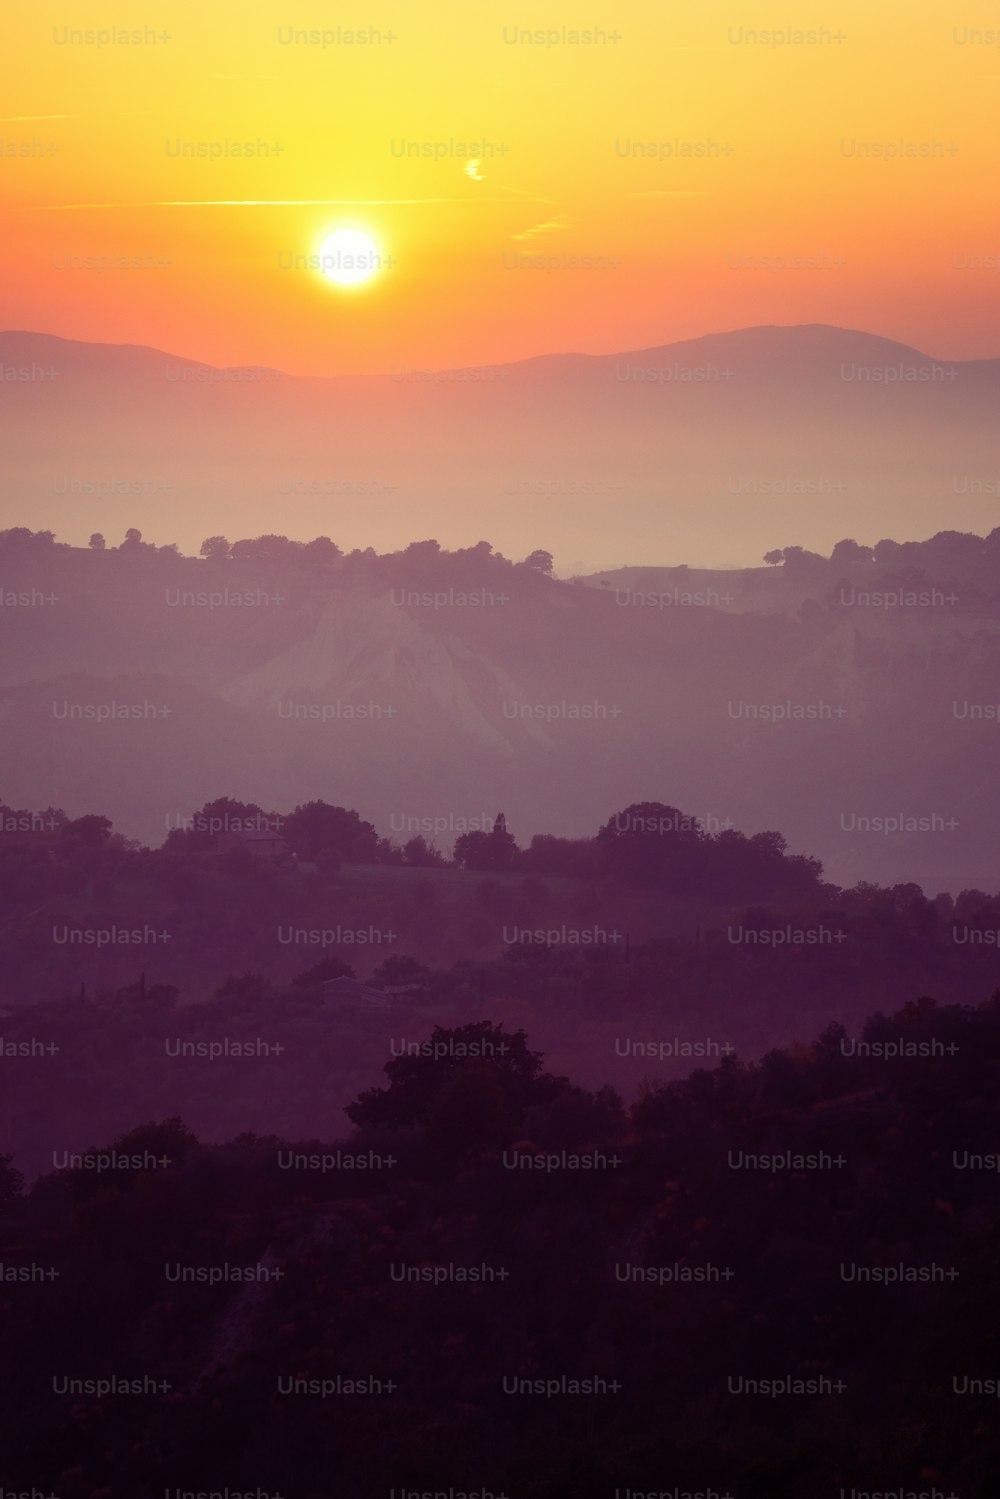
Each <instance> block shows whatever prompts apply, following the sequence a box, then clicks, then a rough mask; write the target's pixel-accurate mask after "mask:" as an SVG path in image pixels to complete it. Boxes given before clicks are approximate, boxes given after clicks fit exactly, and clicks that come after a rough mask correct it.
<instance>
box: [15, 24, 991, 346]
mask: <svg viewBox="0 0 1000 1499" xmlns="http://www.w3.org/2000/svg"><path fill="white" fill-rule="evenodd" d="M165 10H167V11H168V12H169V20H167V21H164V20H162V19H161V16H162V14H163V13H164V12H157V11H156V10H155V9H152V8H151V9H150V10H149V12H148V14H147V15H145V16H144V15H143V14H142V13H141V12H136V11H133V10H132V9H131V8H128V10H127V11H126V12H125V18H126V20H127V25H128V28H129V30H130V31H131V32H138V33H140V34H145V32H146V28H147V27H148V30H149V39H148V40H146V41H144V42H141V43H140V44H135V43H126V42H124V41H116V42H113V43H107V42H104V44H102V45H100V46H98V45H97V44H96V41H90V40H88V39H86V36H84V38H83V39H81V38H80V37H79V36H76V37H75V36H74V32H84V33H86V31H87V30H88V28H92V29H99V28H102V27H103V28H109V27H111V26H112V25H113V24H115V23H116V21H117V22H121V20H122V17H121V16H120V15H119V16H117V17H116V14H115V7H110V8H108V7H96V8H95V7H93V6H89V5H88V6H84V5H75V4H69V5H61V6H59V7H53V6H50V5H46V4H40V5H34V6H16V7H12V8H11V9H10V10H9V11H8V13H7V15H6V17H5V19H4V23H3V43H4V49H3V50H4V56H5V60H6V64H7V66H6V70H5V71H6V74H7V77H6V80H5V83H6V86H5V90H4V101H5V103H4V108H3V119H2V121H0V139H2V142H3V155H2V172H0V196H2V201H3V221H4V225H5V233H4V235H3V239H2V244H0V257H2V278H0V298H2V304H3V305H2V309H0V327H4V328H27V329H33V330H38V331H44V332H49V333H56V334H60V335H63V336H67V337H71V338H79V339H88V340H100V341H107V342H129V343H142V344H149V345H154V346H156V347H159V348H164V349H167V350H168V351H170V352H173V353H177V354H182V355H185V356H188V357H193V358H198V359H203V360H206V361H210V362H213V363H218V364H238V363H263V364H270V365H276V366H279V367H281V368H283V369H286V370H288V371H290V372H294V373H298V374H327V375H334V374H346V373H354V372H369V371H372V372H373V371H378V370H391V369H393V368H394V367H397V366H399V365H401V364H403V365H411V366H412V365H422V366H427V367H435V368H440V367H445V366H454V365H460V364H473V363H477V364H478V363H485V362H496V361H504V360H511V359H517V358H524V357H528V356H531V355H535V354H543V353H550V352H556V351H564V350H582V351H588V352H612V351H618V350H628V349H636V348H642V347H646V346H651V345H655V344H660V343H665V342H669V341H670V340H673V339H678V338H684V337H690V336H694V335H698V334H702V333H706V332H712V331H717V330H723V329H729V328H737V327H743V326H747V325H752V324H760V323H795V322H829V323H836V324H840V325H842V326H846V327H855V328H864V329H868V330H870V331H873V332H878V333H882V334H885V335H888V336H890V337H893V338H898V339H900V340H902V341H904V342H908V343H912V344H914V345H916V346H917V347H919V348H921V349H923V350H924V351H926V352H928V353H931V354H934V355H936V356H939V357H942V358H960V357H977V356H988V355H997V354H1000V334H998V330H997V317H996V313H997V305H998V293H1000V275H998V270H997V267H998V265H1000V233H998V230H997V221H996V207H995V205H996V181H997V154H998V141H1000V133H998V129H997V119H998V106H1000V47H998V46H997V45H996V36H995V32H994V33H991V32H989V30H988V28H989V27H990V26H991V25H992V26H993V27H996V25H997V22H998V20H1000V15H998V13H997V10H996V8H995V6H990V5H987V4H982V3H977V0H970V3H968V4H967V5H963V6H962V7H961V8H955V7H935V6H927V7H920V8H917V7H913V6H912V5H903V4H901V3H893V4H883V5H882V6H881V7H880V8H879V14H877V15H873V14H871V13H870V6H869V5H868V3H867V0H839V3H838V4H837V5H836V6H822V5H820V6H813V5H808V6H805V5H802V4H801V3H798V4H796V5H794V6H792V5H782V6H776V5H773V4H761V5H756V6H752V7H749V8H748V7H745V6H737V5H734V4H723V3H709V4H707V5H705V6H702V7H699V8H698V9H697V10H692V12H691V13H690V14H688V15H685V14H682V13H680V12H679V11H675V8H674V7H670V8H666V7H659V6H654V5H652V4H645V5H640V4H630V3H625V4H621V3H616V4H615V5H613V6H606V7H605V8H604V9H602V8H601V6H600V5H597V6H596V7H595V6H589V7H585V8H581V7H580V6H579V5H578V4H576V3H574V4H570V3H568V0H556V3H551V4H549V5H548V6H546V7H545V19H544V21H539V19H538V14H537V8H535V7H530V6H526V7H523V8H521V9H519V8H518V7H517V6H512V5H510V4H503V5H501V4H496V3H490V0H487V3H485V4H481V5H478V6H475V7H468V6H461V7H459V6H457V5H454V6H447V5H437V6H435V7H433V8H429V9H428V8H421V7H417V6H416V5H414V4H413V3H412V0H410V3H408V4H400V3H393V0H380V3H379V4H378V5H377V6H375V7H373V8H370V9H355V8H348V9H341V8H339V7H338V8H336V9H335V10H331V7H329V6H328V5H324V4H318V3H317V4H309V3H306V0H302V3H298V4H296V5H294V6H292V7H290V8H288V9H287V11H286V10H285V9H284V8H282V12H281V15H280V17H279V16H276V15H269V14H268V13H267V11H266V10H265V11H256V10H254V9H253V8H251V7H247V6H245V5H236V4H233V3H231V0H213V3H212V4H211V5H206V4H204V3H200V4H195V3H193V0H174V3H172V4H171V5H170V6H169V7H167V8H165ZM331 15H333V16H334V17H335V19H332V20H331ZM790 27H794V28H795V29H796V30H799V31H809V30H810V29H812V30H813V31H815V32H819V33H820V35H819V38H818V39H816V40H813V41H811V42H810V41H804V42H803V41H795V40H792V39H786V40H785V41H784V42H782V43H781V44H780V45H773V44H767V43H766V42H765V41H764V40H762V39H761V38H760V33H761V32H766V31H768V30H769V29H774V28H784V29H785V31H786V32H787V30H788V29H789V28H790ZM323 28H327V29H328V31H329V33H330V34H329V35H328V37H327V39H326V45H323V44H322V42H321V41H316V42H312V41H308V40H307V41H303V40H302V39H301V35H300V37H299V39H296V37H295V33H300V34H301V33H303V32H305V33H308V32H309V31H311V30H315V31H317V32H322V30H323ZM338 28H340V30H341V34H340V35H339V36H338V34H337V31H338ZM352 28H353V29H354V30H355V31H361V32H364V33H365V34H366V35H367V36H368V38H369V39H368V41H367V42H364V43H362V42H359V41H356V42H354V43H351V42H349V41H348V40H347V38H346V36H345V35H344V34H343V33H344V32H345V31H350V30H351V29H352ZM538 28H541V30H542V31H543V33H544V32H548V33H550V35H549V36H548V38H547V40H541V41H539V40H534V41H530V40H526V39H520V38H519V36H518V33H520V32H522V31H529V32H534V31H535V30H537V29H538ZM564 28H565V32H564ZM977 29H978V30H979V36H978V37H977ZM580 30H583V31H584V33H585V34H589V36H590V38H591V39H590V40H580V41H576V40H573V36H574V34H575V33H576V32H578V31H580ZM595 32H596V33H597V36H596V39H595V37H594V33H595ZM983 32H985V36H984V35H983ZM162 33H169V35H168V37H166V38H163V37H162ZM752 33H757V40H752V39H751V34H752ZM154 36H155V38H156V40H155V41H154V40H153V39H152V38H153V37H154ZM991 36H992V38H993V40H992V42H991V41H990V40H988V38H989V37H991ZM199 143H204V147H205V151H206V155H205V156H202V157H198V158H194V159H192V157H191V156H190V155H185V154H184V148H185V145H186V144H187V145H191V146H195V147H197V146H198V144H199ZM237 143H238V144H239V145H240V146H243V145H244V144H245V143H250V145H251V146H252V147H253V154H251V155H250V156H249V157H247V158H243V159H240V158H236V157H234V156H232V155H231V154H229V155H227V154H223V155H222V156H221V158H220V154H219V153H220V152H222V153H227V152H230V153H231V151H232V148H233V146H234V144H237ZM410 145H416V146H417V147H419V148H420V149H421V150H424V149H426V150H427V151H428V153H429V156H430V159H427V157H426V156H421V157H419V158H416V159H415V158H414V157H412V156H410V155H409V154H407V155H402V154H401V153H403V152H404V151H405V150H406V148H407V146H410ZM636 146H640V147H643V148H645V150H646V154H644V155H633V154H632V153H633V148H634V147H636ZM872 147H875V148H876V149H881V150H882V151H883V153H884V152H885V148H887V147H888V148H893V149H894V150H895V151H896V152H897V153H898V152H900V151H902V150H906V149H911V150H913V151H914V152H915V153H917V154H914V155H912V156H910V157H909V158H908V159H902V158H901V156H900V155H898V154H897V155H896V156H894V157H891V158H890V159H879V158H878V157H877V156H876V157H874V158H872V157H871V156H869V157H867V159H866V158H864V157H863V156H862V155H861V152H862V151H869V150H871V148H872ZM276 148H277V149H276ZM650 148H651V149H652V154H650ZM213 151H214V153H215V159H213V157H212V154H211V153H212V152H213ZM687 152H690V153H692V154H682V153H687ZM921 152H925V153H926V154H920V153H921ZM435 154H436V155H437V156H438V158H439V159H437V160H435V159H434V155H435ZM661 158H662V159H661ZM470 159H471V160H473V161H475V162H477V163H478V165H475V166H472V167H471V168H470V165H469V164H470ZM243 200H253V201H252V202H250V203H247V202H245V201H243ZM313 200H323V201H320V202H316V201H313ZM344 227H346V228H352V229H357V230H361V231H362V232H364V233H366V234H367V235H369V236H370V238H371V240H372V241H373V242H374V244H375V245H376V246H377V247H378V250H379V252H380V254H381V256H382V258H383V261H384V262H391V263H387V264H383V266H382V268H381V269H380V270H378V271H377V272H376V274H374V275H373V276H372V277H371V278H370V279H369V280H367V281H366V282H365V283H364V284H363V285H362V286H360V287H355V288H350V289H346V288H343V287H337V286H335V285H334V284H332V283H331V282H330V281H329V280H328V279H327V278H325V277H324V276H323V275H322V274H321V273H320V272H319V271H318V270H315V269H309V268H301V266H300V265H299V264H297V263H295V262H296V257H308V256H309V255H315V254H316V253H317V252H318V249H319V246H320V244H321V243H322V242H323V240H324V239H325V237H326V236H327V235H328V234H330V233H331V232H333V231H335V230H337V229H339V228H344ZM537 255H542V256H544V257H545V258H546V259H545V268H544V269H540V268H536V266H535V265H533V264H524V263H523V262H522V261H521V259H520V257H523V256H532V257H533V256H537ZM99 256H106V257H111V258H112V259H114V260H118V259H119V258H121V257H137V258H138V259H139V261H140V262H141V263H140V264H139V265H129V266H128V267H127V268H121V267H119V266H118V265H117V264H116V265H114V266H110V267H108V268H105V269H102V270H98V269H86V268H83V267H82V266H81V261H80V259H79V258H80V257H99ZM780 256H783V257H785V260H786V262H787V261H788V260H790V259H791V258H792V257H795V256H801V257H805V258H806V263H805V264H802V265H798V266H788V265H785V266H784V267H782V268H779V269H772V268H770V267H767V266H763V267H762V266H761V265H760V264H759V263H755V262H758V261H759V258H760V257H780ZM74 257H76V258H74ZM573 257H578V258H583V257H590V263H589V265H587V264H584V265H580V264H574V263H573V260H572V258H573ZM977 257H978V259H977ZM550 258H554V259H550ZM746 258H749V260H750V262H751V263H750V264H747V263H746Z"/></svg>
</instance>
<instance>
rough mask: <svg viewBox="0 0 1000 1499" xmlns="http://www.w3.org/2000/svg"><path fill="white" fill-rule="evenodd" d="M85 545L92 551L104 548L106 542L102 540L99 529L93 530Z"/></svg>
mask: <svg viewBox="0 0 1000 1499" xmlns="http://www.w3.org/2000/svg"><path fill="white" fill-rule="evenodd" d="M87 545H88V546H89V547H90V549H91V551H92V552H103V551H104V548H105V547H106V546H107V542H106V541H105V540H104V537H103V536H102V535H101V533H100V531H95V532H94V534H93V536H92V537H91V538H90V540H89V541H88V543H87Z"/></svg>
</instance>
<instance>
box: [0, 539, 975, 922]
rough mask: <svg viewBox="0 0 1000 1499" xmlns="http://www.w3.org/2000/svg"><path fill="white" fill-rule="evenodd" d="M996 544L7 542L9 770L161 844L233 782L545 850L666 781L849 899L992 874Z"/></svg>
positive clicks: (11, 781)
mask: <svg viewBox="0 0 1000 1499" xmlns="http://www.w3.org/2000/svg"><path fill="white" fill-rule="evenodd" d="M998 539H1000V532H993V533H992V534H991V535H990V536H989V537H987V538H985V539H983V538H980V537H975V536H959V535H957V533H942V535H941V536H939V537H936V538H933V539H932V540H931V541H928V542H925V543H899V544H897V543H894V542H889V541H881V542H879V543H878V546H877V547H876V549H875V550H876V556H875V559H874V560H873V559H872V558H871V556H870V555H869V557H868V559H867V560H861V561H859V560H856V559H855V560H843V559H841V558H838V557H837V556H834V558H832V559H825V558H822V557H814V556H811V555H810V554H806V553H802V554H800V553H799V552H798V551H796V550H795V549H792V548H788V549H783V550H784V551H786V552H787V553H788V557H787V560H786V561H785V562H784V565H782V566H778V567H775V568H769V569H768V570H767V574H766V575H765V576H763V577H762V576H761V573H760V571H759V570H757V569H753V570H751V571H750V572H749V573H747V574H743V573H739V572H737V573H727V574H725V575H718V574H711V575H703V574H692V575H691V576H689V575H688V574H686V573H684V572H683V571H681V570H679V569H675V570H674V571H673V572H672V573H671V574H670V575H668V576H665V575H664V574H663V573H662V572H660V571H659V570H657V569H642V570H638V571H635V572H630V573H629V574H627V575H624V576H622V577H616V576H614V575H602V576H601V577H600V578H599V579H598V580H597V586H594V587H587V586H583V585H581V584H572V583H564V582H559V581H557V580H555V579H553V578H552V577H549V576H546V575H545V573H544V572H543V571H540V570H539V568H538V567H536V566H528V565H526V564H513V563H511V562H509V561H507V560H506V559H504V558H502V557H501V556H499V555H498V554H496V553H494V552H492V549H491V548H490V546H489V544H488V543H485V542H484V543H480V544H479V545H477V546H475V547H471V548H467V549H464V550H462V551H458V552H453V553H446V552H443V551H441V550H440V549H439V548H437V546H436V544H435V543H431V542H427V543H423V542H421V543H417V544H414V545H413V546H411V547H409V548H407V549H406V551H404V552H400V553H395V554H392V555H386V556H382V557H379V556H377V555H376V554H375V553H374V552H373V551H368V552H355V553H352V554H351V555H349V556H346V557H340V556H339V555H338V553H337V549H336V547H330V545H329V543H328V544H327V547H328V548H329V551H324V550H322V549H321V550H320V551H319V552H318V553H316V554H315V555H314V554H313V553H312V552H311V550H310V548H309V547H305V548H303V547H299V548H298V549H296V548H295V547H293V546H291V545H290V544H289V543H287V542H286V541H284V539H283V538H281V537H278V538H271V539H270V540H269V539H268V538H267V537H264V538H259V539H258V540H256V541H249V540H247V541H240V542H236V543H234V544H233V546H232V547H231V548H229V547H227V544H226V542H225V541H223V542H222V547H223V551H224V552H225V551H229V552H230V553H231V555H228V556H223V557H222V558H221V559H219V560H214V561H205V560H200V559H195V558H185V557H180V556H177V555H176V553H175V552H172V551H171V550H170V549H169V548H167V549H163V548H161V549H159V550H157V549H156V548H155V547H153V546H149V545H147V544H146V543H142V542H138V543H134V544H130V545H128V546H125V547H124V548H122V549H119V550H117V551H112V550H107V551H103V552H101V551H86V550H80V549H74V548H69V547H63V546H60V545H53V544H52V542H51V538H46V537H45V536H43V535H41V534H39V535H38V536H36V537H35V539H34V540H32V539H31V537H30V536H28V537H27V539H26V537H25V536H20V535H17V534H15V533H13V532H8V533H6V534H5V536H4V537H3V538H2V542H0V571H2V582H3V587H4V590H5V592H4V597H5V598H7V599H8V604H7V605H6V606H5V608H4V616H3V617H4V639H5V651H4V660H3V666H2V669H0V721H2V723H3V729H4V748H3V750H2V752H0V784H2V785H3V787H4V797H5V799H6V800H7V802H8V803H10V804H11V805H19V806H27V807H44V806H47V805H50V804H56V805H60V806H63V807H65V808H66V809H67V811H68V812H69V813H70V814H71V815H82V814H83V813H85V812H89V811H92V810H93V809H94V808H95V807H97V808H100V809H101V810H102V811H106V812H107V813H108V814H109V815H111V817H112V819H113V821H114V822H115V824H116V826H117V827H118V828H119V830H121V831H122V832H124V833H126V834H127V835H129V836H138V837H141V838H142V839H143V840H144V841H147V842H150V843H158V842H159V841H161V840H162V838H163V836H164V833H165V831H166V829H167V828H169V827H170V826H172V825H173V822H172V819H176V818H178V817H180V816H182V815H186V814H187V812H188V811H189V810H190V809H191V808H192V807H195V806H199V805H201V804H202V803H204V802H206V801H208V800H210V799H211V798H212V797H214V796H217V795H219V793H220V791H222V790H225V792H227V793H228V794H230V795H234V796H237V797H239V798H241V799H243V800H248V801H254V802H257V803H258V804H260V805H262V806H286V807H287V806H292V805H295V804H296V803H297V802H300V801H305V800H309V799H311V798H316V797H318V798H322V799H324V800H327V801H332V802H336V803H346V804H347V805H350V806H355V807H357V809H358V810H359V812H360V813H361V814H362V815H363V816H364V817H366V818H367V819H369V820H370V821H372V822H373V823H374V824H375V826H376V827H377V828H378V830H379V832H380V833H383V834H388V833H390V832H391V831H392V830H393V828H394V827H396V826H403V825H407V824H408V823H415V824H416V825H418V826H419V825H421V823H423V824H424V825H425V826H439V827H441V828H443V829H445V830H448V829H456V830H459V831H460V830H461V828H462V826H463V825H464V826H468V825H470V819H474V820H477V821H481V820H482V819H484V818H487V817H488V818H490V819H492V817H493V815H494V814H495V812H496V810H497V809H498V808H501V807H503V808H506V809H507V811H508V815H509V816H510V817H511V820H512V826H513V827H514V828H515V830H516V832H517V835H518V838H519V840H520V841H521V842H522V843H526V842H527V841H529V840H530V837H531V836H532V835H533V834H534V833H536V832H546V833H553V834H557V835H560V836H580V835H583V834H586V833H589V832H591V831H592V830H593V827H594V825H595V824H596V822H597V821H598V819H600V818H601V817H603V816H606V815H607V808H608V807H609V806H615V805H622V804H627V803H628V802H629V801H641V800H643V799H649V800H659V799H662V798H663V796H664V794H665V791H666V793H667V794H668V796H669V799H670V801H671V802H672V803H673V804H676V805H680V806H681V807H683V808H685V809H687V810H689V811H690V812H692V813H693V814H694V815H696V816H698V817H699V818H701V820H702V821H703V822H704V823H705V824H706V825H707V826H708V827H709V828H710V829H711V830H712V831H717V830H718V829H719V828H721V827H724V826H725V825H726V824H727V823H729V824H732V825H736V826H738V827H741V828H744V829H746V830H747V831H756V830H758V829H761V828H769V827H775V826H777V827H780V828H781V829H782V831H783V832H784V833H785V835H786V836H787V837H788V839H789V841H790V843H791V845H792V847H794V848H798V849H804V850H808V852H810V853H811V854H814V855H816V856H818V857H819V858H821V859H822V860H823V862H824V864H825V866H826V868H827V872H828V874H829V875H830V877H832V878H833V879H835V880H836V881H837V882H838V883H842V884H853V883H855V882H856V881H857V880H858V879H861V878H868V879H876V880H878V881H880V882H881V883H897V882H899V881H901V880H915V881H917V882H918V883H920V884H922V885H924V886H926V887H927V888H928V889H929V891H930V892H931V893H935V892H936V891H937V890H940V889H944V888H951V889H953V890H958V889H961V888H963V887H967V886H980V887H986V888H992V887H993V886H994V884H995V882H996V863H995V836H994V834H995V828H996V824H997V814H998V806H997V784H998V783H997V779H996V775H995V773H994V772H995V740H996V732H997V728H996V682H997V680H998V679H1000V653H998V629H1000V606H998V602H997V588H996V584H995V577H996V564H997V557H998V552H997V546H998ZM315 545H317V546H318V545H319V544H318V543H316V544H315ZM592 581H593V580H592ZM602 583H607V584H608V586H607V587H602V586H600V585H601V584H602ZM727 598H728V602H726V599H727ZM18 599H20V600H22V602H21V603H18V602H17V601H18ZM101 715H104V716H103V717H101ZM115 715H118V716H115ZM112 746H115V747H117V751H118V752H120V753H118V752H115V753H109V751H110V750H111V749H112ZM472 825H475V823H473V824H472Z"/></svg>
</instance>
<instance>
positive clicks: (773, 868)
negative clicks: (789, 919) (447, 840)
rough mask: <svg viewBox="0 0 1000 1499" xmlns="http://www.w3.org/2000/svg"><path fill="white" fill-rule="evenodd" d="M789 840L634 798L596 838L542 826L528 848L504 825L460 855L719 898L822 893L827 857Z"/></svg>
mask: <svg viewBox="0 0 1000 1499" xmlns="http://www.w3.org/2000/svg"><path fill="white" fill-rule="evenodd" d="M787 847H788V845H787V843H786V841H785V839H784V838H783V837H782V835H781V834H780V833H777V832H765V833H756V834H754V835H753V836H752V837H750V838H747V837H746V836H745V835H744V834H743V833H740V832H737V831H736V829H734V828H728V829H723V830H721V831H720V832H718V833H716V834H710V833H708V832H706V831H705V829H704V828H703V826H702V825H701V823H700V822H699V821H698V819H697V818H696V817H691V816H688V815H687V814H686V813H684V812H681V811H679V810H678V808H676V807H671V806H667V805H666V804H664V803H663V802H633V803H632V804H631V805H630V806H628V807H625V808H624V809H623V810H622V811H620V812H617V813H615V815H614V816H613V817H611V818H609V819H608V821H607V822H606V823H605V824H604V825H603V827H602V828H601V829H600V831H599V832H598V834H597V836H596V838H556V837H553V836H552V835H551V834H547V833H541V834H538V835H536V836H535V837H534V838H533V839H532V840H531V843H530V845H529V847H528V848H526V849H524V850H521V849H519V848H518V846H517V843H516V842H515V840H514V837H513V836H512V834H511V833H510V832H508V831H507V828H506V826H505V825H501V826H497V827H494V828H493V830H492V831H491V832H489V833H486V832H482V831H475V832H470V833H463V834H462V836H461V837H460V838H459V839H458V840H457V841H456V843H455V849H454V859H455V863H456V864H460V865H462V866H463V868H466V869H478V870H493V871H513V870H523V871H525V872H530V873H532V874H537V875H564V876H569V877H572V878H576V879H606V880H610V881H613V882H616V883H622V884H626V885H645V886H650V887H656V888H658V889H661V890H663V891H665V892H667V893H669V894H671V895H674V896H677V897H680V898H690V899H696V898H710V899H713V900H718V901H720V902H727V901H730V900H739V899H749V898H752V897H754V896H756V897H757V898H758V899H772V898H775V897H777V896H783V897H786V898H789V899H794V898H796V897H808V896H810V895H817V894H819V893H820V891H821V888H822V887H821V876H822V873H823V866H822V864H821V863H820V862H819V860H818V859H810V858H806V857H805V856H803V855H800V854H789V853H788V852H787Z"/></svg>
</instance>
